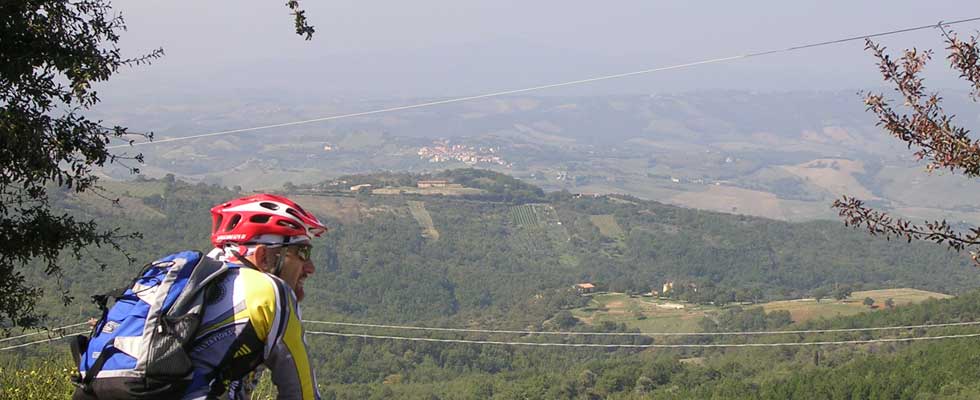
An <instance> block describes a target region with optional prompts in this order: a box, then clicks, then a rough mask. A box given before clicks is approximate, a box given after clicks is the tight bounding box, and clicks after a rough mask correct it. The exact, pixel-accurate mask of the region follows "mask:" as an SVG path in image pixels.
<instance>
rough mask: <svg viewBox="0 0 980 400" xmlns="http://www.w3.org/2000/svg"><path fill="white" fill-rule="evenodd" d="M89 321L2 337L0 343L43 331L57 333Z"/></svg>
mask: <svg viewBox="0 0 980 400" xmlns="http://www.w3.org/2000/svg"><path fill="white" fill-rule="evenodd" d="M87 323H88V322H79V323H77V324H72V325H65V326H62V327H60V328H54V329H49V330H46V331H38V332H34V333H28V334H24V335H20V336H11V337H7V338H3V339H0V343H3V342H8V341H11V340H15V339H20V338H25V337H29V336H34V335H40V334H42V333H52V332H53V333H57V331H61V330H64V329H68V328H74V327H76V326H82V325H85V324H87Z"/></svg>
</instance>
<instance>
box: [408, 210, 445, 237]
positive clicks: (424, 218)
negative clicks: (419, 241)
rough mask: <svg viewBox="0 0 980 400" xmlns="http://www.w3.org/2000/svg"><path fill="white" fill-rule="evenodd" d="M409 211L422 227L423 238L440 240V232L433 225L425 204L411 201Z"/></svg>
mask: <svg viewBox="0 0 980 400" xmlns="http://www.w3.org/2000/svg"><path fill="white" fill-rule="evenodd" d="M408 211H410V212H411V213H412V218H415V221H417V222H418V223H419V226H421V227H422V236H423V237H425V238H427V239H432V240H439V231H438V230H436V227H435V225H433V224H432V215H430V214H429V212H428V211H426V210H425V203H423V202H421V201H409V202H408Z"/></svg>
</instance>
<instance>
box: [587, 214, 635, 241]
mask: <svg viewBox="0 0 980 400" xmlns="http://www.w3.org/2000/svg"><path fill="white" fill-rule="evenodd" d="M589 221H592V225H595V227H596V228H599V233H601V234H602V236H605V237H610V238H614V239H619V238H622V237H623V236H625V235H626V234H625V233H624V232H623V228H622V227H620V226H619V224H618V223H616V218H615V217H613V216H612V215H590V216H589Z"/></svg>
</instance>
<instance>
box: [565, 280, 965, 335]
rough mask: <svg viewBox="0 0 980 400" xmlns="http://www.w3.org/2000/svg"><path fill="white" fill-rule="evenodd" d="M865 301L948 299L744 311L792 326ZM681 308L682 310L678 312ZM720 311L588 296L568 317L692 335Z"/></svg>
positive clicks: (858, 296)
mask: <svg viewBox="0 0 980 400" xmlns="http://www.w3.org/2000/svg"><path fill="white" fill-rule="evenodd" d="M866 297H871V298H872V299H874V300H875V304H877V305H880V307H884V304H885V301H886V300H887V299H889V298H890V299H892V300H894V302H895V305H896V306H897V307H901V306H903V305H906V304H911V303H919V302H922V301H925V300H926V299H929V298H936V299H944V298H948V297H951V296H949V295H947V294H943V293H936V292H928V291H924V290H917V289H908V288H898V289H881V290H866V291H860V292H854V293H853V294H852V295H851V297H849V298H847V299H844V300H842V301H837V300H834V299H822V300H820V302H817V301H816V300H814V299H798V300H783V301H774V302H770V303H764V304H761V305H754V306H744V307H759V306H761V307H762V308H763V309H764V310H766V312H772V311H777V310H787V311H789V313H790V315H791V316H792V318H793V321H794V322H803V321H807V320H810V319H814V318H832V317H836V316H847V315H854V314H860V313H863V312H874V310H873V309H871V308H869V307H867V306H865V305H864V304H862V302H863V301H864V299H865V298H866ZM681 306H683V308H679V307H681ZM879 309H881V308H879ZM721 310H722V308H720V307H715V306H711V305H696V304H687V303H679V302H676V301H670V300H660V299H655V298H652V297H630V296H628V295H625V294H623V293H602V294H596V295H594V296H592V300H591V301H590V302H589V304H588V305H586V306H585V307H582V308H578V309H575V310H572V315H574V316H575V317H576V318H578V319H580V320H582V322H584V323H587V324H597V323H601V322H603V321H610V322H615V323H625V324H626V325H627V326H629V327H630V328H638V329H640V330H641V331H645V332H696V331H698V330H699V326H698V322H699V321H700V320H701V319H702V318H704V316H705V315H706V314H708V313H711V312H717V311H721Z"/></svg>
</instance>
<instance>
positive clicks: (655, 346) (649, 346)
mask: <svg viewBox="0 0 980 400" xmlns="http://www.w3.org/2000/svg"><path fill="white" fill-rule="evenodd" d="M306 333H307V334H309V335H324V336H339V337H350V338H363V339H385V340H405V341H413V342H436V343H466V344H496V345H508V346H539V347H600V348H633V349H678V348H722V347H724V348H728V347H790V346H832V345H849V344H869V343H894V342H913V341H924V340H945V339H963V338H973V337H980V333H969V334H962V335H944V336H913V337H907V338H883V339H866V340H837V341H822V342H780V343H713V344H601V343H534V342H502V341H494V340H464V339H434V338H421V337H405V336H383V335H365V334H359V333H340V332H320V331H309V332H306Z"/></svg>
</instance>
